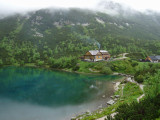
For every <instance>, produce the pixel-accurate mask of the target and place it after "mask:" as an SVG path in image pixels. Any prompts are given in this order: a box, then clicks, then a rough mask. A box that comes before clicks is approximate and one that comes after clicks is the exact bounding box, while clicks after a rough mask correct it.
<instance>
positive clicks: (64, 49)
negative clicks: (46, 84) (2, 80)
mask: <svg viewBox="0 0 160 120" xmlns="http://www.w3.org/2000/svg"><path fill="white" fill-rule="evenodd" d="M98 44H100V45H101V49H106V50H108V51H109V52H110V53H111V55H116V54H120V53H124V52H128V53H131V52H141V53H144V54H148V55H150V54H160V50H158V49H159V47H160V14H158V13H152V14H142V13H139V12H136V13H134V14H130V15H128V16H127V15H122V14H119V15H116V16H112V15H108V14H107V13H101V12H95V11H94V12H93V11H90V10H82V9H68V10H65V9H42V10H38V11H34V12H30V13H28V14H27V15H19V14H17V15H13V16H9V17H6V18H3V19H0V51H1V52H0V60H1V61H2V62H3V64H12V63H28V62H36V61H37V60H43V61H48V60H49V59H50V57H53V58H59V57H62V56H81V55H83V54H84V53H85V52H86V51H87V50H90V49H98V46H97V45H98Z"/></svg>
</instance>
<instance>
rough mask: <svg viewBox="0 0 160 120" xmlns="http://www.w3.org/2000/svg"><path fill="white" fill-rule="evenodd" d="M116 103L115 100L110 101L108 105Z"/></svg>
mask: <svg viewBox="0 0 160 120" xmlns="http://www.w3.org/2000/svg"><path fill="white" fill-rule="evenodd" d="M114 103H115V101H114V100H110V101H108V102H107V104H108V105H113V104H114Z"/></svg>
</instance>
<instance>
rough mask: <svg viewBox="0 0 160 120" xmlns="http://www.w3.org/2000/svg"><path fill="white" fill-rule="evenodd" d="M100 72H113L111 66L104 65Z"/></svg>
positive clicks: (108, 73)
mask: <svg viewBox="0 0 160 120" xmlns="http://www.w3.org/2000/svg"><path fill="white" fill-rule="evenodd" d="M100 73H102V74H107V75H110V74H112V73H113V72H112V70H111V69H110V68H109V67H103V68H102V70H101V71H100Z"/></svg>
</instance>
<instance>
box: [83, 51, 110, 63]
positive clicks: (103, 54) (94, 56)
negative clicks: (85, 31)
mask: <svg viewBox="0 0 160 120" xmlns="http://www.w3.org/2000/svg"><path fill="white" fill-rule="evenodd" d="M109 58H110V54H109V53H108V51H106V50H90V51H88V52H86V54H85V55H84V57H83V60H84V61H103V60H108V59H109Z"/></svg>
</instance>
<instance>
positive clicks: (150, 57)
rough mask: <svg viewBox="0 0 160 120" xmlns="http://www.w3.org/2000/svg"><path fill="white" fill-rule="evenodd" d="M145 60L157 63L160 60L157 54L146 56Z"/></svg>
mask: <svg viewBox="0 0 160 120" xmlns="http://www.w3.org/2000/svg"><path fill="white" fill-rule="evenodd" d="M145 60H146V61H149V62H153V63H157V62H160V55H157V56H147V58H146V59H145Z"/></svg>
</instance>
